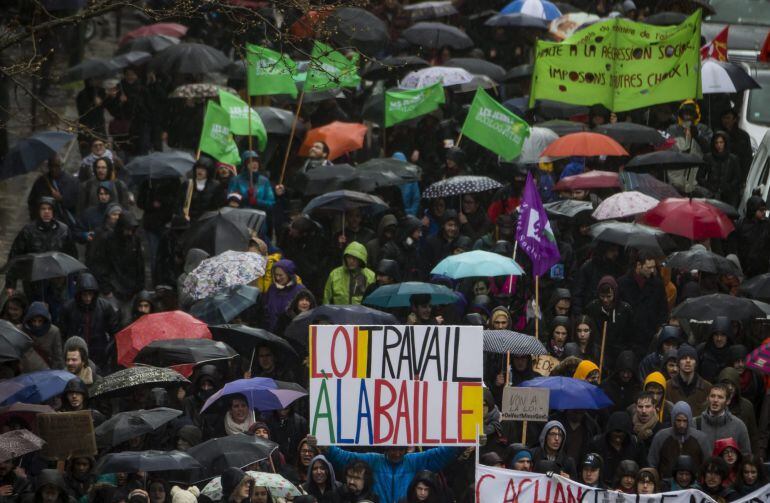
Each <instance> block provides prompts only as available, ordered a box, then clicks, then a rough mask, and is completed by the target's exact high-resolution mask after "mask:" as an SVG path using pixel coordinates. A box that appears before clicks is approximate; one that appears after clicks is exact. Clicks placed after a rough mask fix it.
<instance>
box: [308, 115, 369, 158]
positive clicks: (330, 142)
mask: <svg viewBox="0 0 770 503" xmlns="http://www.w3.org/2000/svg"><path fill="white" fill-rule="evenodd" d="M365 136H366V126H364V125H363V124H357V123H354V122H337V121H335V122H332V123H331V124H327V125H325V126H321V127H319V128H315V129H311V130H310V131H308V132H307V134H306V135H305V141H303V142H302V146H301V147H299V155H301V156H307V154H308V152H309V151H310V147H312V146H313V143H315V142H317V141H322V142H324V143H326V145H327V146H328V147H329V160H330V161H333V160H334V159H336V158H338V157H339V156H341V155H343V154H347V153H348V152H352V151H354V150H358V149H359V148H361V147H363V146H364V137H365Z"/></svg>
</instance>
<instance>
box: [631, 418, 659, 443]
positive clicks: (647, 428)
mask: <svg viewBox="0 0 770 503" xmlns="http://www.w3.org/2000/svg"><path fill="white" fill-rule="evenodd" d="M631 421H632V422H633V423H634V433H636V436H637V437H639V440H642V441H644V440H647V439H648V438H650V437H651V436H652V433H653V431H652V430H653V429H655V426H656V425H657V424H658V415H657V414H653V415H652V416H651V417H650V420H649V421H647V422H646V423H643V422H641V421H640V420H639V416H638V415H636V414H634V415H633V417H632V418H631Z"/></svg>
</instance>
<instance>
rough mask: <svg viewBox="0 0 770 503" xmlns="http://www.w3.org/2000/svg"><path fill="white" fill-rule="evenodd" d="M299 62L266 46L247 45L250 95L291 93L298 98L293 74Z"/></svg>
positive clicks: (247, 72) (247, 73)
mask: <svg viewBox="0 0 770 503" xmlns="http://www.w3.org/2000/svg"><path fill="white" fill-rule="evenodd" d="M296 71H297V64H296V63H295V62H294V61H292V59H291V58H290V57H288V56H286V55H284V54H281V53H280V52H276V51H273V50H271V49H268V48H266V47H261V46H258V45H252V44H248V45H247V46H246V76H247V78H246V80H247V84H248V89H249V96H267V95H272V94H290V95H292V96H294V97H295V98H296V96H297V86H296V85H294V79H293V78H292V77H293V75H294V74H295V73H296Z"/></svg>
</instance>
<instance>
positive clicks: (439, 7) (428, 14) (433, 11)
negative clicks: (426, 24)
mask: <svg viewBox="0 0 770 503" xmlns="http://www.w3.org/2000/svg"><path fill="white" fill-rule="evenodd" d="M404 11H406V12H407V13H408V14H409V16H410V17H411V18H412V21H422V20H424V19H436V18H439V17H447V16H454V15H455V14H457V8H456V7H455V6H454V4H453V2H452V1H451V0H441V1H430V2H418V3H413V4H409V5H404Z"/></svg>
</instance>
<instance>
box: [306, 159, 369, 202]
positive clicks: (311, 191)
mask: <svg viewBox="0 0 770 503" xmlns="http://www.w3.org/2000/svg"><path fill="white" fill-rule="evenodd" d="M355 174H356V169H355V168H354V167H353V166H351V165H350V164H331V165H328V166H318V167H316V168H313V169H311V170H308V171H300V172H299V173H297V174H296V175H295V176H294V183H293V185H292V187H294V188H295V189H296V190H298V191H299V192H300V193H302V195H303V196H317V195H319V194H325V193H326V192H331V191H334V190H342V189H343V188H345V182H346V181H348V180H351V179H353V177H354V176H355Z"/></svg>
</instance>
